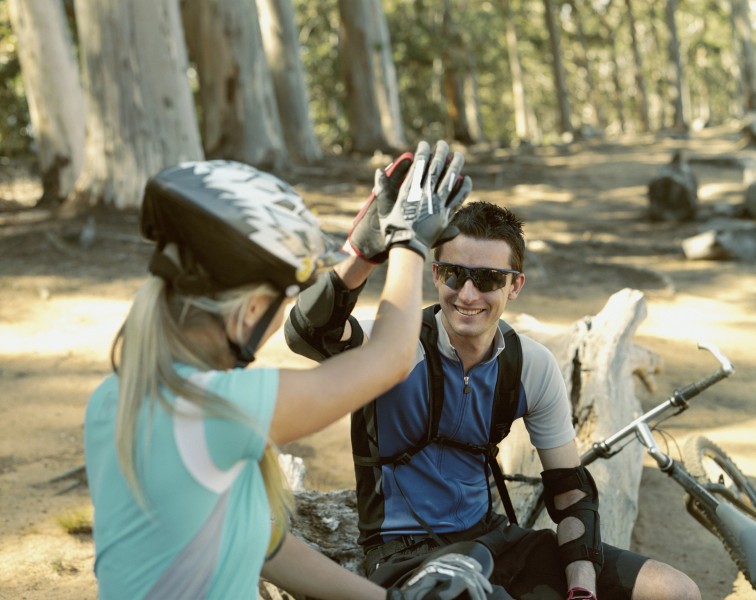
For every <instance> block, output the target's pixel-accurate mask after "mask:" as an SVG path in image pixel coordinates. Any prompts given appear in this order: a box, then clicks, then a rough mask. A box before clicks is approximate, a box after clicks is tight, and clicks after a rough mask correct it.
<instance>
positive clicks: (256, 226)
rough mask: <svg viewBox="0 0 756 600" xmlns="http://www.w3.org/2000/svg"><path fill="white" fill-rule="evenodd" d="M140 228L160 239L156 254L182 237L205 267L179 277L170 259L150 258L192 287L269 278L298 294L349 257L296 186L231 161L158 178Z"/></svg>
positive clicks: (185, 167) (192, 165)
mask: <svg viewBox="0 0 756 600" xmlns="http://www.w3.org/2000/svg"><path fill="white" fill-rule="evenodd" d="M141 232H142V235H144V236H145V237H146V238H147V239H149V240H152V241H155V242H157V244H158V248H157V251H156V254H157V253H161V254H162V249H163V247H164V246H165V245H166V244H169V243H175V244H176V245H178V246H179V248H180V249H181V250H182V251H185V250H189V251H190V253H191V255H192V257H193V259H194V260H195V261H196V262H197V263H198V264H199V265H200V266H201V267H202V269H201V270H195V271H196V272H186V271H187V270H188V271H192V268H191V266H189V265H185V268H184V271H185V272H184V273H182V274H181V275H179V276H178V277H175V276H173V277H172V276H170V275H168V274H167V273H165V272H164V271H165V270H166V269H165V268H164V266H165V261H164V260H159V261H154V260H153V263H151V265H150V271H152V272H153V273H155V272H156V271H160V272H157V273H156V274H158V275H161V276H163V277H165V278H166V279H168V280H169V281H171V283H173V284H175V287H177V288H178V290H179V291H183V292H185V293H202V292H205V293H207V292H210V293H211V292H213V291H220V290H224V289H229V288H233V287H238V286H241V285H244V284H248V283H252V282H256V281H269V282H271V283H273V285H274V286H275V287H277V288H278V289H280V290H281V291H282V292H284V293H285V294H286V295H287V296H294V295H295V294H296V293H297V292H299V291H300V290H302V289H304V288H306V287H307V286H309V285H311V284H312V283H314V281H315V279H316V277H317V274H318V272H319V271H320V270H323V269H325V268H328V267H330V266H333V265H334V264H335V263H336V262H338V260H340V259H341V258H342V257H343V255H341V254H340V253H339V252H338V250H337V249H338V244H337V243H335V241H333V240H331V239H330V238H329V237H328V236H326V235H325V234H323V233H322V232H321V230H320V226H319V224H318V221H317V219H316V218H315V216H314V215H313V214H312V213H311V212H310V211H309V210H308V209H307V208H306V207H305V205H304V201H303V200H302V198H301V196H299V194H297V193H296V192H295V191H294V189H293V188H292V187H291V186H290V185H288V184H287V183H285V182H283V181H281V180H280V179H278V178H277V177H275V176H273V175H271V174H269V173H265V172H263V171H259V170H258V169H255V168H254V167H251V166H249V165H246V164H242V163H239V162H233V161H226V160H212V161H199V162H185V163H181V164H179V165H177V166H174V167H169V168H167V169H164V170H163V171H161V172H160V173H158V174H157V175H155V176H154V177H152V178H151V179H150V180H149V181H148V182H147V185H146V187H145V192H144V198H143V201H142V211H141ZM155 263H157V264H155ZM161 267H163V268H161ZM166 275H168V276H166ZM182 287H183V288H184V289H181V288H182Z"/></svg>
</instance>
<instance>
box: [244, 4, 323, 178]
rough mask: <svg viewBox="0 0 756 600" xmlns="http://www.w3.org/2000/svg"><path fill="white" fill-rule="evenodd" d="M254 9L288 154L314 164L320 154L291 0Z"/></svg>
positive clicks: (321, 154) (321, 153)
mask: <svg viewBox="0 0 756 600" xmlns="http://www.w3.org/2000/svg"><path fill="white" fill-rule="evenodd" d="M257 10H258V12H259V13H260V31H261V32H262V38H263V45H264V47H265V56H266V57H267V59H268V66H269V68H270V71H271V74H272V76H273V85H274V88H275V91H276V100H277V102H278V112H279V114H280V115H281V125H282V128H283V135H284V140H285V141H286V146H287V148H288V151H289V154H290V155H292V156H293V157H294V158H295V159H296V160H297V161H299V162H302V163H305V164H311V163H316V162H318V161H319V160H320V159H321V158H323V152H322V150H321V148H320V144H319V142H318V139H317V137H316V136H315V130H314V129H313V126H312V120H311V119H310V94H309V92H308V90H307V83H306V82H305V76H304V70H303V68H302V61H301V59H300V56H299V54H300V49H299V39H298V37H297V32H298V28H297V26H296V20H295V15H294V6H293V4H292V0H257Z"/></svg>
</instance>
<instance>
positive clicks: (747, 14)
mask: <svg viewBox="0 0 756 600" xmlns="http://www.w3.org/2000/svg"><path fill="white" fill-rule="evenodd" d="M731 7H732V8H731V10H732V22H733V27H734V30H735V36H736V38H737V39H738V41H739V42H740V52H741V64H742V67H741V69H740V72H741V77H742V89H743V96H744V107H745V110H746V112H752V111H756V53H754V48H753V37H752V36H753V27H752V26H751V6H750V3H749V2H748V0H731Z"/></svg>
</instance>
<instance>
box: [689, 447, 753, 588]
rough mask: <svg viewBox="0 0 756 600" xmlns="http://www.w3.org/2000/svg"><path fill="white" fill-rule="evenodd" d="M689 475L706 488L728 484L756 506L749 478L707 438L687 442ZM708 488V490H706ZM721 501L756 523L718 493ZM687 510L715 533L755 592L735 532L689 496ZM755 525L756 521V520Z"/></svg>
mask: <svg viewBox="0 0 756 600" xmlns="http://www.w3.org/2000/svg"><path fill="white" fill-rule="evenodd" d="M682 454H683V460H684V463H685V466H686V470H687V471H688V473H689V474H690V475H691V476H692V477H693V478H694V479H695V480H696V481H698V482H699V483H701V484H702V485H703V486H706V485H707V484H719V485H725V486H726V487H727V488H728V489H730V490H731V491H732V492H733V493H735V494H736V495H737V496H738V497H739V498H740V499H741V500H742V501H743V502H744V504H745V505H746V506H750V507H751V508H752V509H753V508H754V507H756V492H755V491H754V489H753V486H752V485H751V483H750V482H749V480H748V478H747V477H746V476H745V475H744V474H743V473H742V471H741V470H740V469H739V468H738V466H737V465H736V464H735V463H734V462H733V461H732V459H731V458H730V457H729V456H728V455H727V453H725V452H724V450H722V449H721V448H720V447H719V446H717V445H716V444H715V443H714V442H712V441H711V440H709V439H708V438H706V437H703V436H698V437H695V438H692V439H690V440H688V442H687V443H686V444H685V445H684V446H683V450H682ZM707 489H709V488H707ZM716 496H717V498H718V499H719V500H720V501H723V502H727V503H728V504H730V506H733V507H735V508H737V509H738V510H739V512H740V513H741V514H743V515H744V516H746V517H747V518H749V519H751V521H754V519H753V517H752V515H750V514H748V513H745V512H743V511H742V510H740V508H739V507H738V506H737V505H736V504H733V503H731V502H728V501H727V498H726V496H724V495H722V494H716ZM685 507H686V508H687V510H688V512H689V513H690V514H691V516H692V517H693V518H694V519H696V521H698V522H699V523H700V524H701V525H703V526H704V527H705V528H706V529H708V530H709V531H710V532H711V533H713V534H714V535H715V536H716V537H717V538H718V539H719V540H720V542H721V543H722V545H723V546H724V547H725V549H726V550H727V552H728V554H729V555H730V558H732V560H733V562H734V563H735V564H736V565H737V567H738V569H739V570H740V571H741V572H742V573H743V575H745V578H746V579H747V580H748V581H749V582H750V584H751V587H753V589H756V573H752V572H751V571H752V570H753V569H749V565H748V561H747V559H746V557H745V554H744V552H743V548H742V547H741V544H740V541H739V540H738V538H737V537H736V535H735V533H733V531H732V530H731V529H730V527H728V526H727V525H726V524H725V523H723V522H722V520H721V519H720V518H719V516H717V514H716V513H714V512H713V511H712V510H711V509H709V508H707V507H706V506H704V505H703V504H701V503H700V502H698V501H697V500H696V498H695V497H693V496H692V495H691V494H690V493H688V495H687V498H686V502H685ZM754 522H756V521H754Z"/></svg>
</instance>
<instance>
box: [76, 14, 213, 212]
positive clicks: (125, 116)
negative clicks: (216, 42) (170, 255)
mask: <svg viewBox="0 0 756 600" xmlns="http://www.w3.org/2000/svg"><path fill="white" fill-rule="evenodd" d="M75 8H76V18H77V26H78V32H79V48H80V52H81V60H82V67H83V80H84V90H85V94H86V99H87V139H86V145H85V148H86V151H85V155H86V160H85V164H84V169H83V170H82V173H81V176H80V177H79V179H78V181H77V182H76V187H75V190H74V192H73V193H72V194H71V195H70V196H69V198H68V200H67V201H66V203H67V205H68V206H70V207H72V208H80V207H85V206H91V205H94V204H97V203H103V204H106V205H109V206H114V207H116V208H136V207H138V206H140V205H141V200H142V191H143V188H144V184H145V182H146V180H147V178H148V177H149V176H151V175H153V174H155V173H156V172H157V171H159V170H160V169H162V168H164V167H166V166H169V165H172V164H175V163H178V162H181V161H183V160H196V159H202V148H201V146H200V140H199V131H198V129H197V121H196V116H195V112H194V100H193V98H192V93H191V89H190V87H189V81H188V80H187V77H186V71H187V60H186V48H185V46H184V36H183V31H182V28H181V19H180V16H179V8H178V4H177V2H176V1H175V0H131V1H130V2H118V1H117V0H76V3H75Z"/></svg>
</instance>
